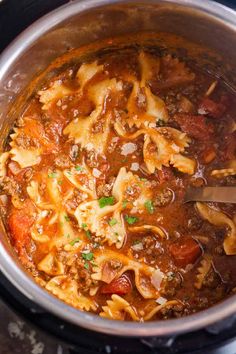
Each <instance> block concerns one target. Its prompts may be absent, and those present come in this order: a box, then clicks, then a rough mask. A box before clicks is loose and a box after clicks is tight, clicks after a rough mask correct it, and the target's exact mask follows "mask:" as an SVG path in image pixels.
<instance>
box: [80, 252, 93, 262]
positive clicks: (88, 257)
mask: <svg viewBox="0 0 236 354" xmlns="http://www.w3.org/2000/svg"><path fill="white" fill-rule="evenodd" d="M82 258H83V259H84V260H85V261H92V259H93V253H92V252H89V253H82Z"/></svg>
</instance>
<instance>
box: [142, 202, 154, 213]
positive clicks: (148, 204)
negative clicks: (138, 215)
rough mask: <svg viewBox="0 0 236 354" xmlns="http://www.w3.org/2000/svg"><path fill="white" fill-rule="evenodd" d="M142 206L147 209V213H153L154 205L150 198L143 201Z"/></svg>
mask: <svg viewBox="0 0 236 354" xmlns="http://www.w3.org/2000/svg"><path fill="white" fill-rule="evenodd" d="M144 206H145V208H146V210H147V211H148V213H149V214H153V213H154V205H153V202H152V201H151V200H147V201H146V202H145V203H144Z"/></svg>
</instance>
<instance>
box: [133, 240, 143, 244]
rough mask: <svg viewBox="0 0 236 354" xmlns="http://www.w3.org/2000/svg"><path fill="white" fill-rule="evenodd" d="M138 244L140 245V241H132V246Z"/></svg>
mask: <svg viewBox="0 0 236 354" xmlns="http://www.w3.org/2000/svg"><path fill="white" fill-rule="evenodd" d="M139 243H142V241H140V240H134V242H133V245H138V244H139Z"/></svg>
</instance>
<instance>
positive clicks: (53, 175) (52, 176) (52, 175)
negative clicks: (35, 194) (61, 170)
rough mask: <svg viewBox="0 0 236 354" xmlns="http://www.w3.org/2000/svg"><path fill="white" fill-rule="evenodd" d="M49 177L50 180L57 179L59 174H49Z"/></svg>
mask: <svg viewBox="0 0 236 354" xmlns="http://www.w3.org/2000/svg"><path fill="white" fill-rule="evenodd" d="M48 177H49V178H56V177H57V174H56V172H52V173H49V174H48Z"/></svg>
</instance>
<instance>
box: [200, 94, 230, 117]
mask: <svg viewBox="0 0 236 354" xmlns="http://www.w3.org/2000/svg"><path fill="white" fill-rule="evenodd" d="M228 102H229V100H228V98H227V97H226V96H222V97H221V99H220V101H219V102H215V101H213V100H211V99H210V98H208V97H205V98H203V100H202V102H201V103H200V105H199V107H198V113H199V114H203V115H207V116H209V117H212V118H220V117H221V116H222V115H223V114H224V113H225V111H226V109H227V105H228Z"/></svg>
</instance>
